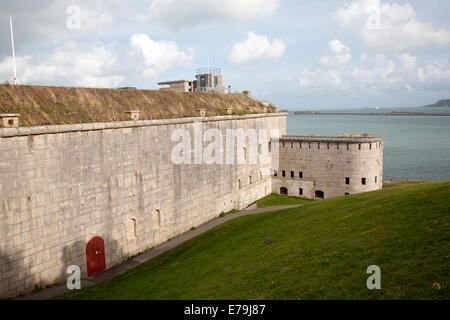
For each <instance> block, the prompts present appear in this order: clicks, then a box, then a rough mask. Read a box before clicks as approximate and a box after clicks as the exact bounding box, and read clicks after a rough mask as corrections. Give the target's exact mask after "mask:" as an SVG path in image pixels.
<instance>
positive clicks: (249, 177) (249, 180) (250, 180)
mask: <svg viewBox="0 0 450 320" xmlns="http://www.w3.org/2000/svg"><path fill="white" fill-rule="evenodd" d="M248 182H249V183H250V184H252V176H248Z"/></svg>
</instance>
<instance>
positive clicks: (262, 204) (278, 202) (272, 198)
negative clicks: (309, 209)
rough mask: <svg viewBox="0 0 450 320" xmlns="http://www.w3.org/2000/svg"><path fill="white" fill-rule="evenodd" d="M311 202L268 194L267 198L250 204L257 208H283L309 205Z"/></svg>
mask: <svg viewBox="0 0 450 320" xmlns="http://www.w3.org/2000/svg"><path fill="white" fill-rule="evenodd" d="M311 202H312V200H308V199H303V198H297V197H288V196H282V195H279V194H270V195H268V196H267V197H264V198H262V199H259V200H257V201H255V202H253V203H252V205H253V204H256V206H257V207H258V208H266V207H274V206H285V205H290V204H308V203H311Z"/></svg>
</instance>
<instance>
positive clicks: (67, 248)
mask: <svg viewBox="0 0 450 320" xmlns="http://www.w3.org/2000/svg"><path fill="white" fill-rule="evenodd" d="M197 120H198V118H185V119H173V120H146V121H130V122H127V121H124V122H111V123H91V124H79V125H61V126H47V127H45V126H44V127H29V128H24V127H23V128H11V129H0V270H1V272H0V297H1V298H5V297H13V296H15V295H18V294H21V293H26V292H29V291H31V290H32V289H33V288H34V287H35V286H36V285H38V286H40V287H43V286H45V285H51V284H53V283H58V282H59V283H61V282H65V280H66V278H67V275H66V268H67V266H69V265H79V266H80V267H81V270H82V276H83V277H86V276H87V271H86V270H87V269H86V252H85V251H86V244H87V243H88V241H89V240H90V239H92V238H93V237H96V236H100V237H102V238H103V239H104V243H105V255H106V267H107V268H110V267H112V266H114V265H116V264H118V263H120V262H122V261H123V260H126V259H127V258H129V257H131V256H132V255H135V254H137V253H139V252H142V251H144V250H146V249H149V248H151V247H153V246H155V245H157V244H160V243H162V242H164V241H166V240H168V239H170V238H172V237H174V236H177V235H179V234H181V233H183V232H186V231H188V230H189V229H190V228H191V227H195V226H198V225H200V224H202V223H204V222H206V221H208V220H211V219H213V218H215V217H217V216H218V215H219V214H220V213H221V212H227V211H229V210H231V209H234V208H236V209H240V208H243V207H245V206H247V205H248V204H250V203H251V202H252V201H254V200H256V199H259V198H261V197H264V196H265V195H267V194H270V193H271V191H272V190H271V188H272V186H271V176H270V175H263V174H262V169H270V163H269V164H268V165H266V168H263V167H262V166H261V165H249V164H243V165H238V164H234V165H226V164H223V165H222V164H221V165H207V164H198V165H196V164H191V165H176V164H173V162H172V161H171V151H172V149H173V147H174V146H175V145H176V144H177V142H173V141H171V133H172V131H173V130H174V129H176V128H178V129H180V128H183V129H186V130H188V131H189V132H191V133H192V135H194V132H193V131H194V121H197ZM202 120H203V122H202V126H203V129H204V130H206V129H208V128H216V129H218V130H219V131H220V132H222V133H223V134H224V135H225V131H226V129H238V128H241V129H257V130H258V129H279V130H280V134H281V135H284V134H285V133H286V132H285V131H286V128H285V123H286V114H280V113H279V114H256V115H245V116H221V117H211V118H203V119H202ZM269 139H270V137H269ZM267 143H268V141H267Z"/></svg>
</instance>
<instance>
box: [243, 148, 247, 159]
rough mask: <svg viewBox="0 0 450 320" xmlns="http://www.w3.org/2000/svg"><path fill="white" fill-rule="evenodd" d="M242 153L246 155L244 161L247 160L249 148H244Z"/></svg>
mask: <svg viewBox="0 0 450 320" xmlns="http://www.w3.org/2000/svg"><path fill="white" fill-rule="evenodd" d="M242 152H243V153H244V160H247V148H246V147H242Z"/></svg>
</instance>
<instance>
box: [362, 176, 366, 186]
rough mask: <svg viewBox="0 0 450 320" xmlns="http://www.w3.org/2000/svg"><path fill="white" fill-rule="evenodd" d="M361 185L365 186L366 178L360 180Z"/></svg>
mask: <svg viewBox="0 0 450 320" xmlns="http://www.w3.org/2000/svg"><path fill="white" fill-rule="evenodd" d="M361 183H362V184H363V185H364V186H365V185H366V178H362V179H361Z"/></svg>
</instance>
